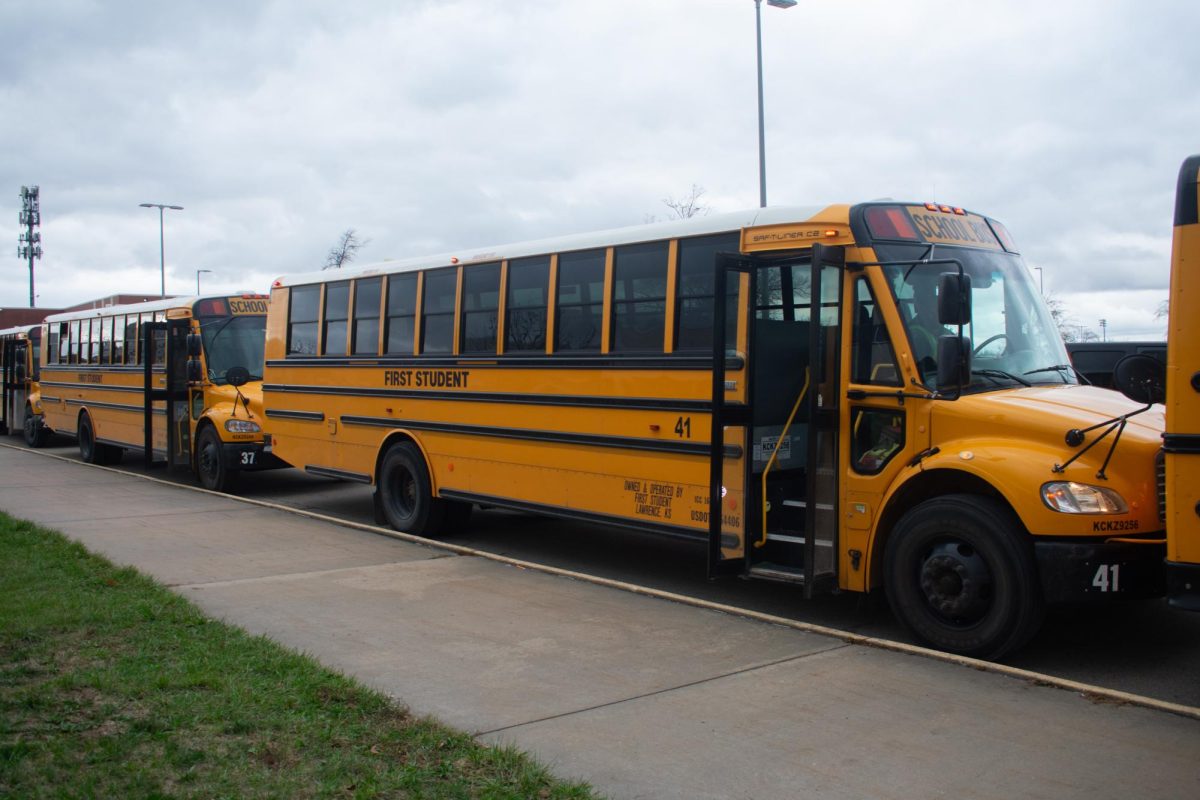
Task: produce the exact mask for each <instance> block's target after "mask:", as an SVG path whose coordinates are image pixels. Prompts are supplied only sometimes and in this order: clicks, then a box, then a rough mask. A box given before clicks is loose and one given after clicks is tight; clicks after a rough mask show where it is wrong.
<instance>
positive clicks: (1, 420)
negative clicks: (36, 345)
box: [0, 337, 29, 434]
mask: <svg viewBox="0 0 1200 800" xmlns="http://www.w3.org/2000/svg"><path fill="white" fill-rule="evenodd" d="M3 347H4V352H3V354H2V358H3V360H2V361H0V363H2V364H3V365H4V371H3V376H2V377H3V389H2V391H0V434H6V433H12V432H13V431H19V430H21V429H22V428H23V427H24V425H25V403H26V401H27V400H28V399H29V384H28V378H29V375H28V373H27V369H28V367H27V366H26V365H27V364H28V363H29V342H28V341H25V340H23V339H17V338H15V337H14V338H9V339H5V340H4V342H3Z"/></svg>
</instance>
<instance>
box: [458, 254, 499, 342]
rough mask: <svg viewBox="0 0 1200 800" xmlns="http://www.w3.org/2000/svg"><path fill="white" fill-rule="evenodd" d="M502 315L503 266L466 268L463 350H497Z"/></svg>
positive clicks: (461, 337)
mask: <svg viewBox="0 0 1200 800" xmlns="http://www.w3.org/2000/svg"><path fill="white" fill-rule="evenodd" d="M499 314H500V265H499V264H498V263H497V264H477V265H474V266H470V267H464V268H463V296H462V332H461V333H460V335H459V342H460V344H459V348H458V350H459V352H460V353H480V354H483V353H495V352H496V325H497V323H498V321H499Z"/></svg>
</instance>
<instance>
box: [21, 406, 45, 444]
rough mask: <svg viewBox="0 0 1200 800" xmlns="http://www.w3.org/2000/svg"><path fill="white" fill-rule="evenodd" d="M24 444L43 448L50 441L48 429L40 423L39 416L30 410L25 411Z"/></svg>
mask: <svg viewBox="0 0 1200 800" xmlns="http://www.w3.org/2000/svg"><path fill="white" fill-rule="evenodd" d="M24 434H25V444H27V445H29V446H30V447H45V446H46V442H48V441H49V440H50V429H49V428H47V427H46V425H45V423H44V422H43V421H42V415H41V414H34V413H33V409H32V408H26V409H25V428H24Z"/></svg>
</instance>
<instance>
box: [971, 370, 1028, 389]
mask: <svg viewBox="0 0 1200 800" xmlns="http://www.w3.org/2000/svg"><path fill="white" fill-rule="evenodd" d="M971 374H972V375H982V376H983V377H985V378H991V379H992V380H996V379H997V378H1008V379H1009V380H1010V381H1016V382H1017V383H1019V384H1021V385H1022V386H1033V384H1032V383H1030V382H1029V381H1027V380H1025V379H1024V378H1022V377H1021V376H1020V375H1013V374H1012V373H1011V372H1005V371H1004V370H1002V369H973V370H971ZM1026 374H1028V373H1026Z"/></svg>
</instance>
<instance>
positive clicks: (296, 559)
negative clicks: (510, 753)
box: [0, 446, 1200, 800]
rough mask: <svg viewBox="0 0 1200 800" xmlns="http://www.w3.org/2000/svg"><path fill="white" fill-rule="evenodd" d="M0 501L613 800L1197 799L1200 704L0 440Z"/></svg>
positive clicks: (214, 611)
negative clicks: (627, 585)
mask: <svg viewBox="0 0 1200 800" xmlns="http://www.w3.org/2000/svg"><path fill="white" fill-rule="evenodd" d="M0 475H2V476H3V477H2V479H0V509H3V510H4V511H6V512H7V513H9V514H11V515H13V516H16V517H20V518H23V519H29V520H33V521H35V522H37V523H39V524H41V525H44V526H46V527H49V528H53V529H56V530H60V531H62V532H63V533H65V534H66V535H67V536H69V537H71V538H73V539H75V540H77V541H79V542H81V543H83V544H84V545H86V546H87V547H89V548H90V549H92V550H93V551H95V552H98V553H101V554H103V555H105V556H106V557H108V558H110V559H112V560H113V561H115V562H117V563H121V564H129V565H132V566H134V567H137V568H138V569H140V570H142V571H144V572H146V573H148V574H150V575H152V576H154V577H155V578H157V579H158V580H159V581H161V582H163V583H165V584H167V585H169V586H171V587H172V588H173V589H174V590H175V591H177V592H179V593H181V594H182V595H184V596H186V597H188V598H189V599H191V600H192V601H194V602H195V603H197V604H198V605H199V606H200V607H201V608H203V609H204V610H205V611H206V612H208V613H209V614H211V615H212V616H214V617H218V618H222V619H224V620H226V621H229V622H231V623H233V624H236V625H238V626H240V627H242V628H244V629H246V630H248V631H250V632H252V633H256V634H264V635H267V636H269V637H270V638H272V639H274V640H276V641H278V642H280V643H281V644H283V645H285V646H287V647H290V648H293V649H296V650H301V651H304V652H306V653H309V654H311V655H313V656H314V657H316V658H317V659H319V660H320V661H322V662H323V663H324V664H326V665H328V666H330V667H332V668H334V669H337V670H340V671H342V672H344V673H346V674H349V675H353V676H355V677H357V678H359V679H360V680H362V681H363V682H365V683H367V684H368V685H370V686H372V687H374V688H377V689H379V690H382V691H383V692H385V693H387V694H388V695H389V696H391V697H393V698H394V699H395V700H396V701H397V702H398V703H402V704H404V705H406V706H408V707H409V708H410V709H412V710H413V711H414V712H416V713H418V714H427V715H430V716H433V717H436V718H438V719H440V720H442V721H444V722H447V723H449V724H451V725H454V726H456V727H458V728H460V729H463V730H467V731H470V732H472V733H474V734H475V735H476V736H477V737H478V738H479V739H481V740H482V741H485V742H490V743H499V742H503V743H505V744H511V745H514V746H516V747H518V748H520V749H522V750H524V751H526V752H529V753H531V754H532V755H534V756H535V757H536V758H538V759H539V760H540V761H541V762H542V763H544V764H546V765H547V766H549V767H550V768H551V769H552V770H553V771H554V772H555V773H557V774H558V775H560V776H562V777H565V778H578V779H583V780H586V781H588V782H590V783H591V784H592V785H593V786H594V787H596V789H597V790H598V791H599V792H601V793H603V794H605V795H607V796H610V797H613V798H792V797H821V798H909V797H918V796H919V797H955V798H960V797H961V798H981V799H985V800H986V799H987V798H1004V799H1005V800H1007V798H1011V797H1028V798H1075V797H1078V798H1084V797H1086V798H1110V797H1111V798H1118V797H1120V798H1129V797H1139V798H1141V797H1145V798H1189V799H1190V798H1195V797H1198V796H1200V711H1195V710H1189V709H1187V708H1175V709H1173V710H1172V709H1170V708H1169V707H1168V706H1166V705H1164V704H1161V703H1160V704H1157V705H1156V704H1154V703H1141V702H1139V701H1138V700H1137V699H1136V698H1122V697H1120V696H1115V695H1112V694H1109V693H1104V692H1091V691H1088V690H1087V688H1086V687H1072V688H1071V689H1069V690H1068V689H1064V688H1060V687H1058V686H1053V685H1046V684H1045V682H1043V681H1040V680H1038V679H1037V678H1036V676H1032V675H1027V674H1021V673H1016V672H1012V671H1010V672H1007V673H1006V672H1004V671H993V670H991V669H990V668H980V667H981V665H973V664H969V663H968V664H960V663H954V662H952V661H947V660H942V659H941V658H939V657H937V656H934V655H926V654H922V653H921V652H920V651H919V650H917V649H915V648H910V649H908V650H905V649H890V648H889V647H888V646H886V645H882V644H880V643H873V642H871V641H869V640H866V639H862V638H861V637H860V638H857V639H856V638H855V637H842V636H837V635H826V634H824V633H821V632H818V631H816V630H814V629H811V628H810V629H804V628H803V627H802V626H801V627H789V626H786V625H781V624H771V623H770V622H766V621H762V620H756V619H748V618H745V617H742V616H739V615H737V614H733V613H725V612H723V611H721V610H717V609H715V608H703V607H696V606H693V605H688V604H684V603H681V602H673V601H671V600H668V599H663V598H660V597H653V596H647V595H645V594H641V593H638V592H634V591H628V590H626V589H622V588H618V587H615V586H612V585H600V584H596V583H592V582H588V581H586V580H581V579H577V578H573V577H570V576H566V575H563V574H554V573H548V572H545V571H541V570H539V569H535V568H532V567H531V566H528V565H522V564H520V563H517V562H513V561H511V560H504V559H494V558H492V557H488V556H485V555H483V554H478V553H474V552H466V553H465V554H464V551H461V550H460V551H457V552H456V551H453V550H445V549H441V548H439V547H435V546H430V545H427V544H422V543H417V542H410V541H403V540H398V539H395V538H391V537H388V536H382V535H379V533H377V532H371V531H369V530H363V529H356V528H349V527H344V526H342V525H339V524H336V523H334V522H330V521H327V520H320V519H314V518H311V517H305V516H301V515H297V514H295V513H291V512H288V511H286V510H282V509H277V508H269V507H264V506H262V505H256V504H252V503H248V502H246V501H244V500H240V499H237V498H233V497H227V496H224V495H217V494H213V493H208V492H204V491H202V490H197V489H192V488H187V487H181V486H178V485H173V484H168V483H165V482H160V481H155V480H150V479H147V478H145V477H142V476H137V475H130V474H126V473H121V472H117V471H114V470H109V469H103V468H96V467H90V466H87V465H83V464H78V463H73V462H70V461H67V460H64V459H58V458H53V457H49V456H47V455H45V454H42V453H37V452H35V451H30V450H25V449H21V448H13V447H7V446H4V447H0Z"/></svg>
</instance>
